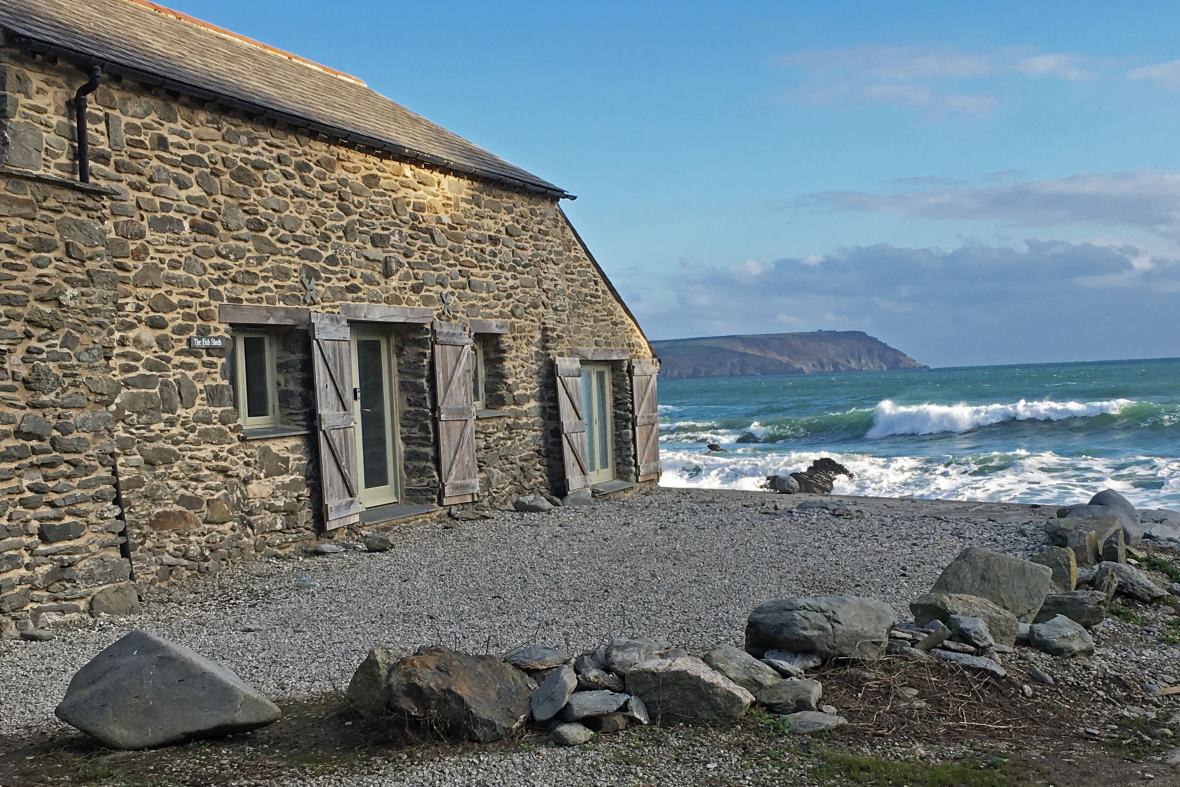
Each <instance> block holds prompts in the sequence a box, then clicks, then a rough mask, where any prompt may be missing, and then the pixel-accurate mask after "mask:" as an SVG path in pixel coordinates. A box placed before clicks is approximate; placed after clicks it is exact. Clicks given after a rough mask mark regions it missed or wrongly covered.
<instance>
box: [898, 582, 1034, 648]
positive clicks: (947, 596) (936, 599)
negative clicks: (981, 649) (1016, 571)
mask: <svg viewBox="0 0 1180 787" xmlns="http://www.w3.org/2000/svg"><path fill="white" fill-rule="evenodd" d="M910 612H911V613H912V614H913V616H914V622H915V623H917V624H918V625H919V626H927V625H929V624H930V622H931V621H934V620H937V621H939V622H941V623H944V624H946V625H947V626H949V625H950V620H951V616H952V615H963V616H965V617H972V618H979V619H980V620H982V621H983V622H984V623H986V624H987V630H988V631H989V632H990V633H991V635H992V638H993V639H994V640H995V641H996V642H997V643H999V644H1001V645H1011V644H1013V643H1014V642H1016V633H1017V630H1018V628H1019V626H1020V621H1018V620H1017V619H1016V616H1015V615H1013V614H1012V613H1011V612H1009V611H1008V610H1006V609H1004V608H1003V607H1001V606H999V605H997V604H995V603H993V602H991V601H988V600H987V599H986V598H982V597H980V596H969V595H966V594H963V593H926V594H924V595H921V596H919V597H918V598H916V599H914V601H913V603H911V604H910Z"/></svg>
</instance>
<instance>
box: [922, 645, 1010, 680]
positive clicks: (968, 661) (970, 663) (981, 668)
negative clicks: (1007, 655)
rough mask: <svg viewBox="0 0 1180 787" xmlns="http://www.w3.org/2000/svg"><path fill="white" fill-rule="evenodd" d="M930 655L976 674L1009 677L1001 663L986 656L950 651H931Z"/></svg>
mask: <svg viewBox="0 0 1180 787" xmlns="http://www.w3.org/2000/svg"><path fill="white" fill-rule="evenodd" d="M930 655H931V656H933V657H934V658H936V659H938V660H939V661H948V662H950V663H951V664H958V665H959V666H960V667H966V668H967V669H969V670H973V671H975V672H982V673H985V674H987V675H991V676H992V677H995V678H1006V677H1008V671H1007V670H1006V669H1004V668H1003V667H1002V666H1000V663H999V662H997V661H993V660H992V659H989V658H987V657H986V656H971V655H968V654H966V653H954V652H952V651H949V650H932V651H930Z"/></svg>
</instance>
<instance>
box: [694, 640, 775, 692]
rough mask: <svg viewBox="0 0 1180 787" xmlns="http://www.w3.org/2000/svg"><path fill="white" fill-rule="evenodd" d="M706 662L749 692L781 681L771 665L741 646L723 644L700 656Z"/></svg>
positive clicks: (757, 690)
mask: <svg viewBox="0 0 1180 787" xmlns="http://www.w3.org/2000/svg"><path fill="white" fill-rule="evenodd" d="M701 658H702V659H703V660H704V662H705V663H706V664H708V665H709V666H710V667H712V668H713V669H715V670H717V671H718V672H720V673H721V674H722V675H724V676H725V677H727V678H729V679H730V680H732V681H733V682H734V683H736V684H737V685H739V686H741V687H742V688H743V689H745V690H746V691H748V692H750V693H751V694H754V695H757V694H758V692H759V691H760V690H761V689H765V688H767V687H768V686H773V685H775V684H777V683H781V682H782V678H781V677H780V676H779V674H778V672H776V671H775V670H774V668H773V667H771V666H769V665H767V664H763V663H762V662H761V661H759V660H758V659H756V658H754V657H753V656H751V655H750V654H749V653H746V651H744V650H742V649H741V648H737V647H734V646H733V645H729V644H723V645H718V646H717V647H715V648H713V649H712V650H710V651H709V652H708V653H706V654H704V656H702V657H701Z"/></svg>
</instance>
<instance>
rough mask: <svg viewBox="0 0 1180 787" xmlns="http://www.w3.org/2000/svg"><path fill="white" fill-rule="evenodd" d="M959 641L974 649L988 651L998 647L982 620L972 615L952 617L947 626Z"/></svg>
mask: <svg viewBox="0 0 1180 787" xmlns="http://www.w3.org/2000/svg"><path fill="white" fill-rule="evenodd" d="M947 625H948V626H949V627H950V630H951V632H952V633H953V634H954V637H955V639H956V640H957V641H959V642H962V643H964V644H966V645H970V646H971V647H973V648H978V649H980V650H987V649H988V648H993V647H995V645H996V640H995V637H993V636H992V633H991V631H990V630H989V629H988V627H987V623H985V622H984V621H983V619H982V618H977V617H973V616H971V615H951V619H950V621H949V623H948V624H947Z"/></svg>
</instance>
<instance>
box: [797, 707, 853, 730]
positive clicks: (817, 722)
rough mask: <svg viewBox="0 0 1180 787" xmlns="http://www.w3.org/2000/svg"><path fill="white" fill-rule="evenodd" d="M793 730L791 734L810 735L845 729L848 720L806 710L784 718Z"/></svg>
mask: <svg viewBox="0 0 1180 787" xmlns="http://www.w3.org/2000/svg"><path fill="white" fill-rule="evenodd" d="M783 719H784V720H785V721H786V722H787V724H788V726H790V728H791V732H797V733H799V734H800V735H810V734H811V733H813V732H824V731H826V730H834V729H836V728H837V727H843V726H844V725H845V724H847V723H848V720H847V719H845V718H844V717H843V716H837V715H836V714H834V713H824V712H822V711H817V710H805V711H799V712H798V713H791V714H788V715H786V716H783Z"/></svg>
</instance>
